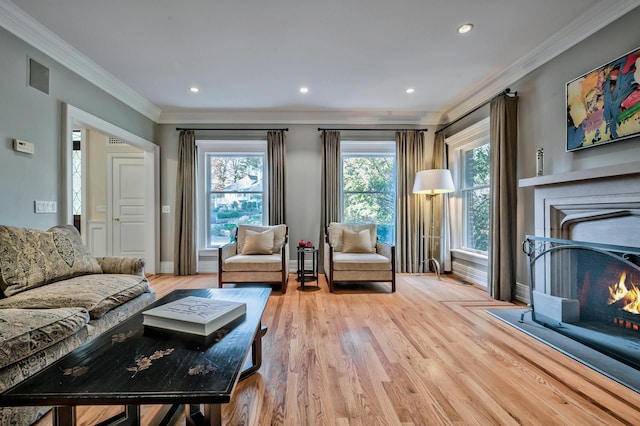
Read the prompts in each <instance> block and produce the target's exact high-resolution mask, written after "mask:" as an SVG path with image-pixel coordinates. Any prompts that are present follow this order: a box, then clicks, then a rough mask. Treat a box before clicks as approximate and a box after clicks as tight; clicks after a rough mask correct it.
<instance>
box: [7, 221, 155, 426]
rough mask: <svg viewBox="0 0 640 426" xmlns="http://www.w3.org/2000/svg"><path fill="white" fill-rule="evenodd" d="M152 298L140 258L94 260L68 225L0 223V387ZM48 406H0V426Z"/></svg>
mask: <svg viewBox="0 0 640 426" xmlns="http://www.w3.org/2000/svg"><path fill="white" fill-rule="evenodd" d="M155 298H156V294H155V292H154V291H153V289H151V287H150V286H149V282H148V281H147V279H146V278H145V275H144V259H139V258H124V257H103V258H100V257H99V258H95V257H93V256H92V255H91V254H90V253H89V252H88V251H87V250H86V248H85V247H84V246H83V244H82V239H81V237H80V234H79V233H78V231H77V230H76V229H75V228H74V227H73V226H70V225H62V226H56V227H53V228H51V229H49V230H48V231H40V230H34V229H27V228H17V227H10V226H2V225H0V392H2V391H4V390H6V389H8V388H10V387H12V386H14V385H16V384H17V383H19V382H21V381H22V380H24V379H26V378H27V377H30V376H31V375H33V374H34V373H36V372H37V371H39V370H41V369H42V368H44V367H46V366H47V365H50V364H51V363H53V362H54V361H56V360H57V359H59V358H60V357H62V356H63V355H65V354H67V353H69V352H70V351H71V350H73V349H75V348H76V347H78V346H80V345H81V344H82V343H84V342H86V341H88V340H90V339H91V338H93V337H95V336H97V335H99V334H101V333H103V332H104V331H106V330H108V329H109V328H111V327H112V326H114V325H116V324H117V323H119V322H121V321H122V320H124V319H126V318H128V317H129V316H131V315H132V314H133V313H135V312H137V311H139V310H140V309H142V308H144V307H145V306H147V305H149V304H150V303H152V302H153V301H154V300H155ZM1 400H2V398H1V397H0V405H1ZM49 409H50V407H0V425H29V424H32V423H33V422H35V421H36V420H37V419H39V418H40V417H42V416H43V415H44V414H45V413H46V412H47V411H48V410H49Z"/></svg>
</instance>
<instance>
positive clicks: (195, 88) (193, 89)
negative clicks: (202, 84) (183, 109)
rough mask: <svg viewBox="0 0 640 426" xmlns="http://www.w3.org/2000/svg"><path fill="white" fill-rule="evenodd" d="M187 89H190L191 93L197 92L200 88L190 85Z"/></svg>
mask: <svg viewBox="0 0 640 426" xmlns="http://www.w3.org/2000/svg"><path fill="white" fill-rule="evenodd" d="M189 90H190V91H191V93H198V92H199V91H200V89H198V88H197V87H190V88H189Z"/></svg>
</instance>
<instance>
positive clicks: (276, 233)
mask: <svg viewBox="0 0 640 426" xmlns="http://www.w3.org/2000/svg"><path fill="white" fill-rule="evenodd" d="M268 230H272V231H273V248H272V250H271V252H272V253H274V254H277V253H280V249H281V247H282V245H283V244H284V242H285V241H286V239H287V225H273V226H258V225H239V226H238V253H242V250H243V249H244V241H245V235H246V233H247V231H254V232H264V231H268Z"/></svg>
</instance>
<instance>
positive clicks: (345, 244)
mask: <svg viewBox="0 0 640 426" xmlns="http://www.w3.org/2000/svg"><path fill="white" fill-rule="evenodd" d="M342 252H343V253H371V238H370V235H369V231H368V230H367V229H363V230H362V231H359V232H355V231H349V230H348V229H343V230H342Z"/></svg>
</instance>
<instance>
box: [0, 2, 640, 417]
mask: <svg viewBox="0 0 640 426" xmlns="http://www.w3.org/2000/svg"><path fill="white" fill-rule="evenodd" d="M15 3H16V4H17V3H18V2H15ZM597 3H599V4H600V6H601V10H600V12H601V13H602V14H601V15H600V16H605V15H606V13H605V12H606V11H608V13H611V14H613V15H615V13H616V12H617V13H619V14H620V16H616V17H615V19H614V18H611V17H609V18H608V19H609V20H608V21H607V24H606V25H601V24H600V21H599V20H598V18H597V15H594V16H592V17H591V20H585V21H584V22H583V24H584V25H585V26H586V25H591V26H592V27H593V28H597V31H596V30H594V31H592V32H590V33H589V35H588V36H587V37H585V38H584V39H582V38H581V39H580V41H577V40H575V41H573V42H568V41H566V43H569V44H568V45H566V46H565V47H564V48H562V49H560V48H558V47H557V46H551V45H549V46H548V47H549V49H552V48H553V49H557V50H558V53H557V54H555V55H554V56H552V57H551V58H549V59H545V61H544V62H543V63H536V62H535V60H533V59H531V58H528V59H529V62H527V63H520V64H516V65H517V66H516V67H514V68H512V69H510V72H511V74H508V75H502V74H500V70H497V71H496V75H498V76H499V78H498V79H497V80H496V81H495V82H493V83H491V84H488V85H486V86H483V87H481V88H478V90H477V92H481V95H479V97H473V98H472V100H473V101H474V102H475V103H472V104H469V103H467V102H466V101H461V102H460V104H458V105H454V108H452V110H451V111H450V114H449V117H448V118H442V120H441V121H440V120H439V122H438V123H434V122H429V123H425V122H423V117H418V118H416V119H415V120H414V122H412V123H407V122H400V121H399V122H391V123H389V124H384V125H380V124H375V125H371V123H370V121H368V120H370V118H368V117H365V118H364V119H362V120H361V121H358V119H355V120H354V119H352V117H351V116H350V115H349V114H348V113H346V112H344V113H342V114H341V113H340V112H332V113H330V114H329V113H325V114H319V115H317V116H315V117H312V118H311V119H309V118H308V117H306V116H305V115H306V114H308V112H307V113H303V112H300V111H299V112H297V113H296V112H295V111H290V113H289V114H288V118H287V117H284V116H283V115H286V114H280V115H278V114H275V113H273V114H272V115H269V114H268V113H266V114H265V115H263V116H262V118H261V119H260V118H259V117H258V116H252V117H250V118H248V119H244V118H243V117H242V115H236V116H233V115H232V114H231V113H232V111H217V114H215V115H211V116H208V117H205V118H202V117H201V115H200V113H199V112H197V111H196V112H193V113H192V115H191V116H189V115H188V114H187V113H183V114H177V113H175V114H173V115H169V114H165V115H162V113H160V112H159V110H154V109H153V108H152V107H150V106H149V105H148V103H147V102H144V100H140V99H136V98H134V97H131V98H129V99H128V100H123V99H122V98H118V97H116V96H114V94H112V93H110V92H108V91H105V90H104V89H102V88H100V86H99V85H98V84H97V82H95V81H90V80H88V79H87V78H86V77H83V76H82V75H83V73H84V72H85V71H86V70H83V69H82V67H83V66H86V64H83V63H82V61H80V62H79V63H77V64H76V65H77V69H75V70H74V69H69V68H68V64H65V65H63V64H61V63H60V62H59V60H58V59H56V58H52V57H51V56H49V55H48V54H47V53H44V51H43V50H41V48H37V47H34V45H35V46H46V41H45V40H42V38H41V37H38V36H32V38H31V39H29V37H28V36H27V35H25V34H26V33H23V34H22V35H20V36H16V35H15V33H16V31H18V30H17V29H16V28H15V26H13V25H14V24H13V22H14V19H15V17H14V16H13V15H12V14H13V13H14V12H15V10H14V7H15V6H13V4H12V3H10V2H5V1H3V2H2V3H1V4H0V11H1V12H2V13H0V18H1V19H0V22H1V23H2V28H1V29H0V52H2V56H3V60H2V62H0V93H1V100H0V137H1V138H2V140H3V146H2V150H3V154H2V155H0V170H2V172H1V173H2V177H3V184H2V186H1V187H0V196H2V199H3V200H6V201H5V202H4V203H1V204H0V218H1V220H0V224H2V225H9V226H18V227H28V228H34V229H48V228H50V227H52V226H54V225H58V224H60V223H66V222H67V218H68V215H67V214H68V212H67V209H66V202H67V199H68V194H67V190H66V187H65V184H66V182H67V167H66V166H65V164H66V161H65V160H64V158H63V156H64V155H65V152H66V148H64V147H63V143H62V142H61V139H62V136H61V135H63V132H64V129H65V127H64V124H63V122H64V120H63V115H64V113H65V111H66V109H65V108H66V105H71V106H73V107H74V108H77V109H78V110H79V111H81V112H80V113H76V117H80V116H82V112H85V113H86V114H89V115H91V116H94V117H98V118H99V119H100V120H104V121H105V122H107V123H110V124H111V125H112V126H113V128H114V129H119V130H117V131H116V132H120V134H114V135H112V136H121V135H125V136H126V135H133V136H135V137H136V138H137V139H136V140H138V139H139V140H142V141H150V142H151V143H152V144H154V145H156V146H157V147H158V151H157V152H158V153H157V158H155V160H154V161H157V182H156V184H157V186H156V187H155V191H157V192H156V196H157V199H156V200H155V210H156V211H157V212H156V213H154V214H157V223H156V224H155V227H156V229H157V231H156V235H155V237H156V240H155V241H154V244H153V246H154V247H155V250H156V251H155V253H153V254H152V256H153V257H154V258H155V260H156V261H155V262H152V264H153V269H152V270H151V272H153V273H155V274H171V273H172V272H173V267H174V265H173V262H174V245H175V241H174V240H175V237H174V235H175V217H174V212H175V207H176V206H175V204H176V184H175V182H176V175H177V163H178V137H179V132H178V131H177V130H176V128H179V127H189V128H202V129H204V128H207V129H211V128H228V127H234V128H239V129H242V128H246V129H247V131H246V132H243V131H218V130H200V131H198V132H197V138H198V139H203V140H204V139H222V140H237V139H256V138H264V136H265V132H263V131H253V130H249V129H254V128H258V127H259V128H262V127H278V128H285V127H286V128H288V131H287V132H286V150H287V151H286V152H287V162H286V206H287V211H286V218H287V219H286V222H287V225H288V226H289V241H290V242H297V241H299V240H305V241H312V242H313V243H315V244H319V242H320V241H319V240H320V238H321V231H322V230H321V227H320V223H321V218H320V199H321V185H320V181H321V174H322V144H321V140H320V132H319V131H318V127H323V128H350V129H352V130H350V131H346V132H343V133H344V135H345V136H344V137H345V138H347V139H352V140H376V141H393V140H394V132H393V131H389V130H385V129H396V128H398V127H403V128H411V129H413V128H415V129H418V128H425V129H428V130H427V131H426V133H425V138H426V140H427V144H428V145H429V146H431V145H432V144H433V142H434V138H435V134H436V131H437V130H438V129H440V128H442V127H444V125H446V124H447V123H448V121H453V120H455V119H457V118H459V117H461V116H463V115H464V113H466V112H468V111H470V110H472V109H474V108H476V107H478V106H481V108H480V109H478V110H476V111H475V112H474V113H472V114H470V115H468V116H466V117H465V118H464V119H462V120H460V121H457V122H455V124H454V125H452V126H451V127H449V128H448V129H446V135H447V136H452V135H454V134H456V133H458V132H460V131H462V130H464V129H466V128H467V127H469V126H470V125H472V124H475V123H477V122H479V121H481V120H482V119H485V118H486V117H488V115H489V107H488V105H486V104H484V101H486V100H488V99H490V98H491V97H492V96H494V95H495V94H497V93H499V92H500V91H502V90H503V89H504V88H506V87H509V88H510V89H511V91H513V92H517V95H518V98H519V103H518V155H517V179H518V180H521V179H525V180H526V179H529V178H533V177H535V176H536V167H537V165H536V156H537V151H538V149H540V148H543V150H544V173H543V174H544V177H548V178H549V179H551V176H554V175H559V176H562V175H565V174H568V173H569V174H570V173H584V172H585V171H589V170H592V169H598V170H601V169H616V168H618V167H620V166H624V165H627V164H629V163H631V164H633V163H635V162H637V161H638V160H639V159H640V145H639V144H638V137H637V136H636V137H632V138H629V139H626V140H622V141H619V142H616V143H611V144H607V145H606V146H601V147H593V148H589V149H584V150H579V151H573V152H567V151H566V145H565V138H566V129H567V127H566V126H567V123H566V121H567V120H566V118H567V114H566V112H567V111H566V97H565V86H566V83H567V82H569V81H571V80H573V79H575V78H576V77H579V76H581V75H583V74H585V73H587V72H588V71H590V70H592V69H594V68H596V67H598V66H601V65H602V64H606V63H609V62H611V61H612V60H614V59H616V58H618V57H620V56H622V55H624V54H626V53H627V52H630V51H633V50H635V49H637V48H638V46H639V45H640V35H639V34H638V32H637V31H636V30H635V28H636V26H637V25H636V24H637V22H639V21H640V9H639V8H638V7H637V6H638V2H625V1H621V2H616V4H615V5H606V6H607V7H605V6H604V5H603V4H602V3H603V2H597ZM605 9H606V11H605ZM612 9H615V11H614V12H611V10H612ZM621 11H623V12H621ZM553 49H552V50H553ZM30 58H31V59H34V60H36V61H37V62H38V63H40V64H43V65H44V66H46V68H48V73H49V74H48V75H49V78H50V85H49V94H44V93H43V92H41V91H39V90H36V89H34V88H33V87H29V85H28V82H27V81H26V71H25V70H26V69H27V67H28V62H29V59H30ZM114 87H115V86H114ZM480 98H484V99H480ZM226 115H229V116H231V117H233V118H232V119H231V120H228V119H227V120H226V121H225V116H226ZM150 116H152V117H155V118H151V117H150ZM273 117H275V119H274V118H273ZM207 120H209V121H207ZM260 120H262V121H260ZM265 123H266V124H265ZM98 127H99V126H98ZM370 127H375V128H376V129H377V130H376V131H358V129H359V128H370ZM98 130H102V131H104V129H98ZM14 139H21V140H25V141H29V142H32V143H33V144H34V145H35V154H34V155H25V154H23V153H18V152H15V151H14V150H13V141H14ZM134 142H135V141H134ZM586 173H588V172H586ZM631 173H632V174H633V172H631ZM597 176H600V177H602V176H603V174H602V172H599V173H598V174H597ZM597 176H596V177H597ZM604 176H606V174H605V175H604ZM534 187H535V184H531V185H526V186H522V187H520V188H519V189H518V193H517V198H518V204H517V217H516V218H513V220H514V221H516V223H517V240H518V244H519V242H520V241H522V240H524V238H525V236H526V235H529V234H538V229H537V227H536V218H535V211H536V207H535V198H534ZM34 200H47V201H55V202H57V208H58V210H57V213H49V214H36V213H34ZM95 204H96V205H103V204H104V203H103V202H102V201H97V202H96V203H95ZM161 206H169V208H168V211H169V212H168V213H162V212H161ZM94 207H95V206H94ZM518 248H519V247H518ZM292 253H293V254H292V259H291V260H292V261H293V262H292V263H293V264H295V258H294V256H295V251H292ZM516 260H517V264H516V282H515V283H513V299H514V301H518V302H521V303H528V302H529V293H528V276H527V259H526V256H524V255H521V254H520V253H519V252H518V254H517V256H516ZM199 264H200V268H201V270H200V272H201V273H215V254H213V255H212V254H211V253H210V252H207V250H203V252H202V254H201V255H200V257H199ZM409 279H413V278H412V277H409ZM484 285H485V286H486V283H484ZM399 291H400V292H401V291H402V290H401V288H400V287H399ZM525 422H526V421H525Z"/></svg>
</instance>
